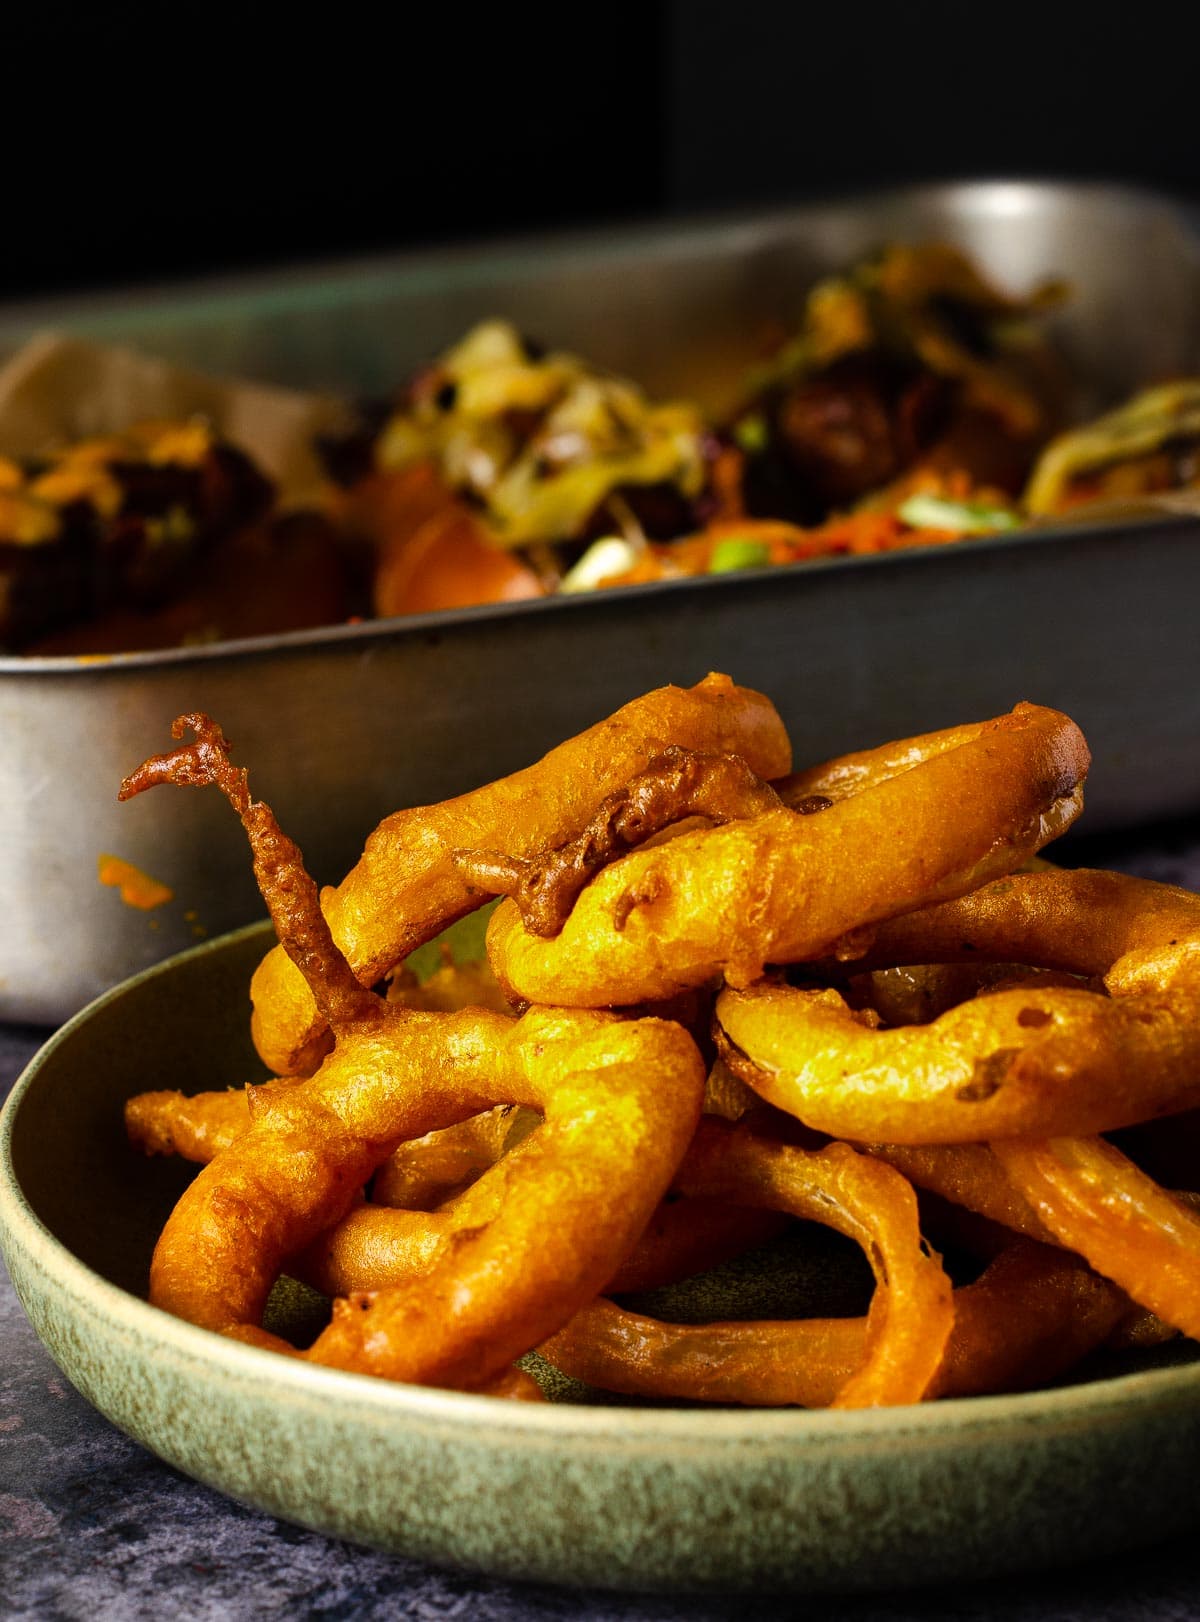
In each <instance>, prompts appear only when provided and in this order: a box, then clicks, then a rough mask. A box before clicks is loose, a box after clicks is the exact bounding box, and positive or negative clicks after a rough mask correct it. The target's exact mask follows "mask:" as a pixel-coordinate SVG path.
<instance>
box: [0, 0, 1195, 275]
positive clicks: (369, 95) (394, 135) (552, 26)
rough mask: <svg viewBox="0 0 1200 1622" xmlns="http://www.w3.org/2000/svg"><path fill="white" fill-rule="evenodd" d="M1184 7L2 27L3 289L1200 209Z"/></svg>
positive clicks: (697, 10)
mask: <svg viewBox="0 0 1200 1622" xmlns="http://www.w3.org/2000/svg"><path fill="white" fill-rule="evenodd" d="M1198 15H1200V7H1197V6H1196V5H1194V4H1188V3H1185V0H1179V3H1170V4H1168V3H1167V0H1142V3H1134V0H1128V3H1125V4H1115V3H1103V0H1092V3H1091V4H1089V5H1082V4H1078V5H1077V4H1067V3H1061V0H1060V3H1058V4H1055V3H1054V0H1046V3H1044V4H1042V5H1033V4H1028V3H1024V0H1022V3H1014V4H1010V5H1008V6H1006V7H1003V8H1001V7H982V6H972V5H970V4H968V3H966V0H961V3H959V4H948V3H933V0H928V3H915V4H908V5H903V4H899V3H897V4H895V5H881V4H875V3H872V0H859V3H857V4H855V5H853V6H851V5H846V4H844V3H839V0H822V4H820V5H808V4H783V3H774V4H773V3H770V0H720V3H718V0H675V3H673V4H668V3H661V4H656V3H654V0H649V3H645V4H620V3H615V4H608V5H605V6H604V7H603V8H601V9H596V8H594V7H593V8H591V9H587V8H585V7H582V6H576V7H574V8H564V7H562V6H558V7H550V6H540V5H532V6H524V7H509V8H504V10H503V11H502V12H501V11H496V10H491V11H487V12H485V13H483V14H481V15H478V16H477V15H476V14H475V8H472V7H461V8H460V7H454V6H440V7H439V6H437V5H436V4H427V5H424V6H421V7H415V6H408V7H404V6H397V7H393V8H388V9H386V10H385V9H384V8H379V7H374V6H363V5H354V4H345V5H340V6H336V5H325V6H323V7H322V8H320V9H319V10H306V9H302V8H300V7H293V8H289V9H288V10H286V11H285V10H283V9H282V8H276V7H274V6H271V7H267V6H256V5H254V4H243V5H241V6H235V5H232V4H229V3H227V0H212V3H211V4H207V5H205V6H203V7H194V8H167V7H161V8H157V9H155V10H153V11H152V10H150V9H149V8H143V7H132V6H124V7H123V6H120V5H109V6H107V7H103V8H100V7H89V8H87V9H86V10H85V9H84V8H83V7H76V6H71V5H63V4H45V3H44V4H42V6H41V7H40V8H39V9H38V10H36V11H33V10H30V11H27V12H24V13H22V14H21V15H20V16H19V17H14V16H13V15H11V14H10V15H8V16H6V18H5V19H4V21H3V22H2V23H0V57H2V59H3V63H4V81H5V82H4V88H3V91H2V92H0V141H2V146H0V150H2V151H3V153H4V162H3V165H2V166H0V217H2V218H3V219H4V222H5V231H4V243H3V253H2V255H0V295H3V296H22V297H23V296H29V295H37V294H39V293H43V292H51V291H55V290H59V289H67V288H78V287H86V286H90V285H101V284H113V283H123V282H130V281H135V282H136V281H146V280H161V279H163V278H164V277H174V276H179V275H185V274H190V273H197V272H200V273H204V272H209V271H214V270H224V269H236V268H239V267H242V266H252V265H261V264H264V263H276V262H286V261H290V260H297V259H305V258H312V257H326V256H331V255H332V256H336V255H341V254H348V253H351V254H352V253H357V252H361V251H369V250H373V249H380V248H387V247H389V246H405V245H412V244H422V243H434V242H439V241H446V240H451V239H464V238H466V239H471V238H480V237H484V238H486V237H491V236H495V235H498V234H508V233H514V232H515V233H520V232H524V231H528V230H533V229H542V228H546V227H558V226H564V225H571V224H578V223H582V222H603V221H607V220H614V219H628V218H635V217H649V216H660V215H662V214H664V213H668V212H671V211H678V210H697V209H704V208H707V207H712V206H721V207H724V206H729V205H736V204H739V203H753V202H759V201H764V200H786V199H796V198H801V197H804V196H808V195H813V194H815V193H829V192H835V191H838V190H844V189H848V188H849V189H854V188H859V187H863V186H870V185H875V184H887V183H891V182H895V181H901V180H908V179H920V178H925V177H928V178H935V177H945V176H951V175H972V174H1001V175H1006V176H1013V175H1064V176H1093V177H1101V178H1105V177H1111V178H1115V179H1126V180H1133V181H1138V182H1142V183H1148V184H1151V185H1154V186H1157V187H1160V188H1164V189H1168V190H1171V191H1174V192H1182V193H1185V194H1187V195H1189V196H1192V197H1197V196H1200V138H1198V134H1197V131H1198V130H1200V118H1198V116H1197V109H1198V107H1200V94H1198V92H1197V78H1196V66H1195V64H1196V60H1197V58H1196V53H1195V45H1196V43H1197V41H1196V38H1195V36H1196V34H1197V32H1198V27H1197V23H1196V21H1193V20H1192V19H1194V18H1196V17H1197V16H1198Z"/></svg>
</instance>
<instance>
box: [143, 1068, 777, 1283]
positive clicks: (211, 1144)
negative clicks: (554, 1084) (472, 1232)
mask: <svg viewBox="0 0 1200 1622" xmlns="http://www.w3.org/2000/svg"><path fill="white" fill-rule="evenodd" d="M294 1084H295V1083H291V1082H289V1083H282V1082H279V1081H276V1082H267V1083H262V1084H260V1085H261V1086H263V1087H267V1088H270V1087H279V1086H281V1085H294ZM739 1085H740V1084H739ZM258 1091H259V1088H256V1087H250V1088H246V1089H245V1090H244V1091H241V1092H234V1091H230V1092H214V1093H197V1094H194V1095H192V1096H190V1097H188V1096H185V1095H184V1094H183V1093H178V1092H154V1093H141V1094H139V1095H138V1096H137V1097H136V1098H132V1099H130V1100H129V1102H128V1103H127V1105H126V1106H125V1123H126V1131H127V1133H128V1136H129V1139H130V1141H131V1142H132V1143H133V1144H134V1145H135V1146H136V1147H138V1148H140V1149H141V1150H142V1151H143V1153H145V1154H179V1155H181V1156H182V1157H183V1158H184V1159H186V1160H194V1161H199V1162H201V1163H202V1164H207V1163H208V1162H209V1161H210V1160H212V1159H213V1158H214V1157H215V1155H216V1154H217V1152H218V1150H220V1149H222V1148H227V1147H228V1146H229V1145H230V1144H231V1143H233V1142H235V1141H236V1140H237V1139H238V1138H240V1137H242V1136H243V1135H244V1134H245V1133H246V1132H248V1131H249V1129H250V1124H251V1115H252V1107H251V1106H252V1104H253V1099H254V1097H255V1095H256V1094H257V1092H258ZM537 1124H538V1117H537V1116H536V1115H534V1114H533V1112H532V1111H529V1110H522V1109H513V1108H512V1107H511V1106H508V1105H498V1106H497V1107H496V1108H495V1109H492V1110H488V1111H486V1112H485V1113H483V1114H481V1115H473V1116H471V1117H470V1118H469V1119H467V1120H465V1121H461V1122H459V1123H458V1124H457V1125H455V1126H449V1127H444V1128H442V1129H441V1130H439V1131H436V1132H430V1133H427V1134H426V1135H425V1136H424V1137H421V1138H415V1139H413V1140H412V1141H411V1142H408V1143H403V1144H401V1145H400V1146H399V1148H397V1149H396V1150H394V1151H393V1153H392V1154H391V1155H390V1156H389V1157H388V1159H387V1160H385V1161H384V1162H383V1164H382V1165H381V1166H380V1168H379V1170H378V1171H377V1172H376V1173H375V1176H374V1178H373V1180H372V1183H371V1199H370V1202H369V1203H367V1204H363V1205H360V1206H357V1207H356V1208H355V1209H353V1210H351V1211H349V1212H348V1213H347V1215H346V1216H345V1217H344V1218H343V1219H342V1221H341V1222H339V1223H338V1224H337V1225H336V1226H335V1227H334V1228H333V1229H332V1230H331V1231H330V1232H329V1233H326V1234H322V1235H321V1236H320V1237H319V1238H318V1239H317V1240H315V1241H314V1242H313V1243H312V1244H311V1245H309V1246H308V1247H307V1249H306V1250H305V1251H303V1252H302V1253H301V1254H300V1255H298V1256H293V1257H290V1258H289V1260H288V1262H287V1271H288V1272H289V1273H292V1274H294V1275H295V1276H296V1277H298V1278H301V1279H303V1280H304V1282H305V1283H307V1284H310V1285H312V1286H313V1288H314V1289H317V1290H321V1291H323V1292H324V1293H325V1294H326V1295H331V1296H337V1295H350V1294H353V1293H354V1292H356V1291H364V1290H378V1289H385V1288H387V1286H388V1285H390V1284H394V1283H397V1282H400V1281H402V1280H410V1279H412V1278H415V1277H418V1276H420V1275H421V1274H422V1273H423V1272H426V1271H428V1270H429V1268H431V1267H432V1266H433V1265H434V1264H435V1263H436V1262H437V1260H438V1258H439V1257H440V1256H441V1255H442V1254H443V1253H444V1251H445V1250H446V1249H447V1247H448V1246H449V1245H450V1244H451V1243H452V1242H453V1240H454V1236H455V1234H456V1233H458V1232H460V1231H462V1230H463V1229H464V1228H470V1227H473V1226H477V1225H478V1224H479V1222H480V1221H482V1220H489V1221H490V1220H492V1219H493V1218H494V1216H495V1212H496V1209H497V1206H498V1204H499V1193H498V1190H497V1189H496V1188H495V1186H494V1185H493V1186H492V1189H491V1193H490V1196H489V1195H487V1194H486V1193H485V1195H484V1199H485V1200H486V1203H487V1210H486V1212H485V1211H484V1210H483V1209H482V1202H481V1200H480V1196H478V1195H477V1196H476V1197H475V1199H474V1200H473V1201H470V1202H464V1201H463V1200H462V1198H461V1196H462V1193H463V1191H464V1185H465V1184H470V1183H471V1182H472V1181H474V1180H476V1179H478V1178H479V1176H480V1175H481V1174H482V1173H483V1172H485V1171H487V1170H488V1169H489V1168H490V1167H491V1166H493V1165H495V1164H496V1162H497V1161H498V1160H499V1159H500V1158H501V1156H502V1155H503V1154H505V1153H506V1152H508V1151H510V1150H511V1148H512V1147H513V1145H514V1142H520V1141H522V1140H523V1139H524V1137H526V1136H527V1135H528V1134H529V1132H530V1131H531V1130H533V1129H534V1128H535V1127H536V1125H537ZM446 1201H451V1202H453V1203H452V1205H451V1208H450V1209H449V1210H446V1211H439V1210H435V1207H437V1206H440V1205H442V1204H443V1202H446ZM786 1224H787V1218H786V1217H783V1216H780V1215H779V1214H777V1213H775V1212H772V1211H763V1210H756V1209H754V1208H752V1207H748V1206H739V1205H730V1204H728V1203H725V1202H722V1201H718V1200H705V1199H675V1200H670V1201H663V1203H662V1204H660V1205H659V1207H658V1208H657V1210H656V1211H655V1212H654V1214H653V1215H652V1216H651V1218H650V1221H649V1223H648V1225H647V1227H646V1229H645V1231H644V1232H643V1233H642V1235H641V1236H640V1238H639V1239H638V1241H637V1244H636V1245H635V1246H634V1248H633V1250H632V1251H631V1252H630V1254H629V1255H628V1256H627V1257H626V1258H625V1259H624V1260H623V1261H622V1263H621V1265H620V1266H619V1268H618V1269H617V1271H616V1272H615V1273H614V1274H613V1276H612V1278H610V1279H608V1280H607V1281H606V1282H605V1285H604V1288H605V1289H611V1290H617V1291H623V1290H648V1289H656V1288H658V1286H660V1285H663V1284H670V1283H674V1282H675V1281H676V1280H677V1279H681V1278H686V1277H687V1276H688V1275H689V1274H690V1273H694V1272H698V1271H699V1270H700V1268H701V1267H703V1266H715V1265H716V1264H717V1263H718V1262H722V1261H727V1260H729V1259H731V1258H732V1257H734V1256H738V1255H741V1254H742V1252H743V1251H746V1250H750V1249H752V1248H754V1247H755V1246H756V1245H761V1244H764V1243H766V1242H767V1240H769V1239H773V1238H775V1237H776V1235H777V1234H778V1233H779V1232H780V1231H781V1230H782V1229H783V1227H785V1226H786Z"/></svg>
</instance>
